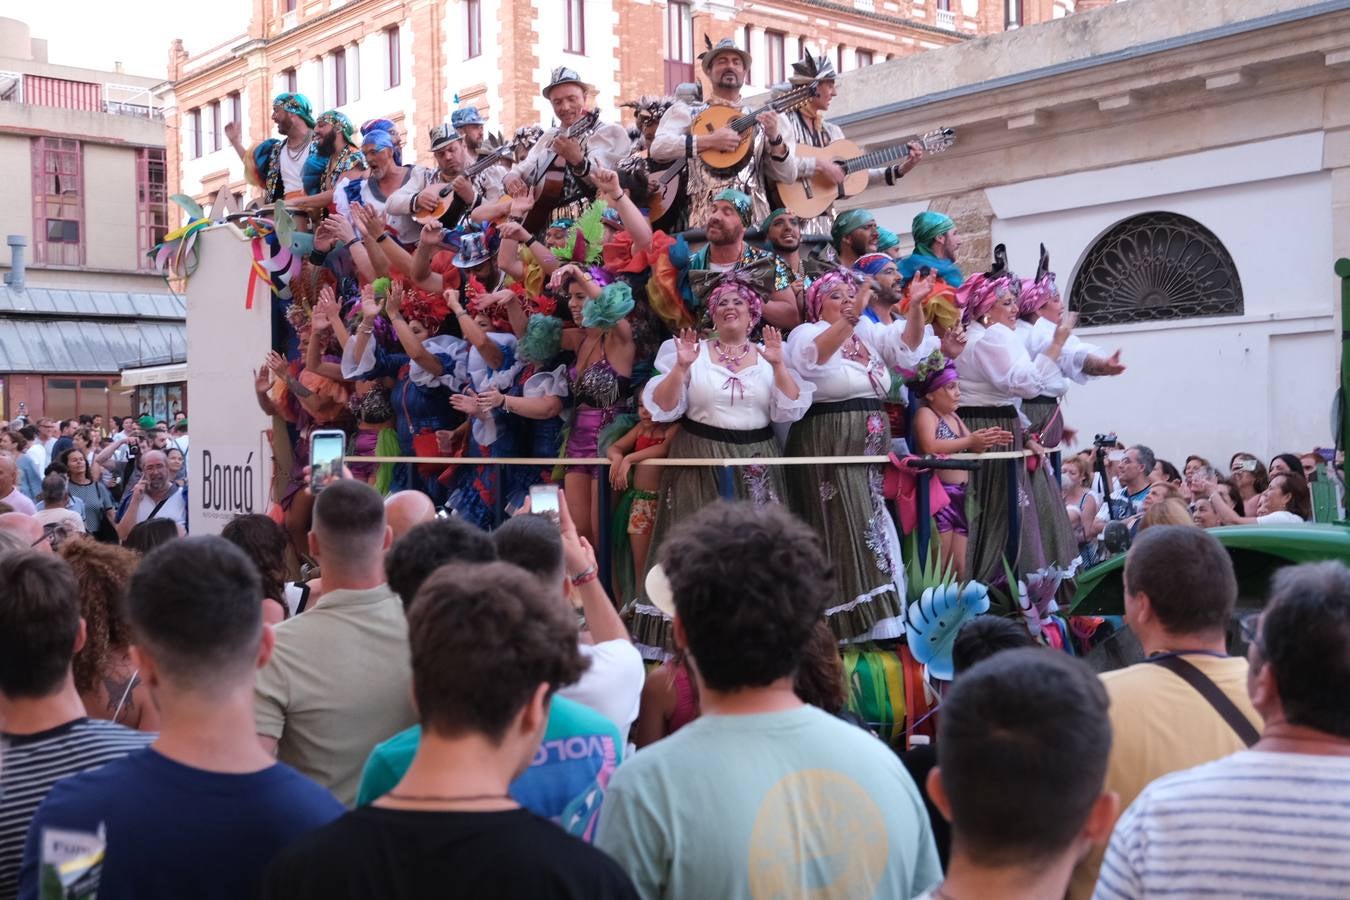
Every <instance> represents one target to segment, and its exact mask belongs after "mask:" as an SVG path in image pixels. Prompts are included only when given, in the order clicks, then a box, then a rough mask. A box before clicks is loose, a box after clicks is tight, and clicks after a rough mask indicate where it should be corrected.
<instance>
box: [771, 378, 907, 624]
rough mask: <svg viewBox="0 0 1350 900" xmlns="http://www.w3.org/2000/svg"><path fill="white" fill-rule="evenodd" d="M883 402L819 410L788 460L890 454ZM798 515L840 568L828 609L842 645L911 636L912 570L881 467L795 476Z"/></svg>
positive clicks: (791, 477) (795, 436)
mask: <svg viewBox="0 0 1350 900" xmlns="http://www.w3.org/2000/svg"><path fill="white" fill-rule="evenodd" d="M890 445H891V429H890V423H889V421H888V420H887V418H886V413H885V411H884V410H883V409H882V406H881V403H880V402H879V401H878V402H869V401H853V400H848V401H843V402H841V403H818V404H815V405H814V406H812V407H811V410H810V411H809V412H808V413H807V414H806V417H805V418H803V419H802V420H801V421H800V422H797V423H796V424H794V425H793V426H792V431H791V432H790V433H789V434H788V442H787V455H788V456H861V455H868V456H875V455H882V454H885V453H888V452H890ZM786 477H787V484H788V502H789V503H790V505H791V507H792V511H793V512H794V513H796V514H797V515H798V516H799V517H800V518H801V519H802V520H803V521H804V522H806V523H807V524H808V525H810V526H811V527H812V528H814V529H815V530H816V533H817V534H819V535H820V537H821V540H822V541H823V542H824V548H825V552H826V554H827V555H828V556H829V559H830V562H831V563H832V564H833V566H834V578H835V597H834V602H833V603H831V604H830V606H829V608H828V609H826V611H825V616H826V619H827V621H829V623H830V628H831V629H832V630H833V631H834V634H835V637H836V638H838V639H839V640H840V641H844V642H850V641H863V640H883V639H887V638H896V637H899V636H900V635H902V634H904V631H905V623H904V604H903V601H902V599H901V598H902V597H903V596H904V588H903V585H904V566H903V565H902V563H901V561H900V541H899V538H898V536H897V535H896V531H895V521H894V520H893V519H892V518H891V514H890V512H889V511H888V510H887V509H886V502H885V500H884V498H883V497H882V492H881V483H882V469H881V466H875V465H874V466H856V465H840V466H836V465H811V466H791V467H789V468H788V470H787V475H786Z"/></svg>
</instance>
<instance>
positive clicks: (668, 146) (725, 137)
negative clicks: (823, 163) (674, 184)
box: [651, 35, 797, 228]
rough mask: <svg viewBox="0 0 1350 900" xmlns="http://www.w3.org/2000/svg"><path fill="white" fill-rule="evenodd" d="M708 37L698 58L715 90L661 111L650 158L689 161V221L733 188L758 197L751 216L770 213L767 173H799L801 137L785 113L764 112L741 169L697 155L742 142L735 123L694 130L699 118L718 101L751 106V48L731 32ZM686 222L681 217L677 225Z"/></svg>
mask: <svg viewBox="0 0 1350 900" xmlns="http://www.w3.org/2000/svg"><path fill="white" fill-rule="evenodd" d="M703 41H704V44H705V45H706V47H707V49H705V50H704V51H703V52H702V53H701V54H699V64H700V66H701V68H702V69H703V74H704V75H705V76H707V79H708V83H709V84H710V85H711V87H712V96H711V97H710V98H709V99H708V101H707V102H706V103H705V102H697V101H693V100H686V99H681V100H677V101H676V102H675V103H673V104H672V105H671V107H670V109H668V110H667V111H666V114H665V115H664V116H662V117H661V124H660V126H658V128H657V130H656V136H655V137H654V138H653V139H652V145H651V158H652V159H654V160H656V161H658V162H666V163H674V162H676V161H677V160H681V159H683V160H686V161H687V163H688V167H689V179H688V188H687V191H688V196H689V204H688V221H689V222H702V221H704V220H705V219H706V218H707V216H708V212H709V208H710V207H711V206H712V203H713V198H715V197H716V196H717V195H718V194H720V193H721V192H722V191H724V190H727V189H728V188H730V189H731V190H735V191H740V192H741V193H743V194H746V195H747V196H749V197H750V198H751V201H752V203H753V211H752V217H753V218H754V219H759V218H762V217H764V216H766V215H768V213H769V210H770V208H771V207H770V204H769V201H768V194H767V189H768V186H767V184H766V178H767V179H772V180H774V181H792V180H793V179H795V178H796V177H797V160H796V157H795V156H794V155H793V149H794V148H795V146H796V139H795V138H794V137H793V133H792V128H791V127H790V126H789V124H788V121H787V118H786V117H785V116H783V115H782V114H781V113H775V112H763V113H760V114H759V116H757V117H756V118H757V120H758V121H757V127H755V128H754V130H753V132H752V137H751V140H752V141H753V142H754V144H753V146H752V149H751V153H750V157H749V159H748V160H747V162H746V163H745V164H744V165H743V166H741V167H740V169H738V170H736V171H735V172H733V173H731V174H723V173H719V172H717V171H714V170H713V169H711V168H710V167H709V166H708V165H707V164H705V163H704V162H703V160H702V159H701V158H700V157H699V155H698V154H699V153H700V152H701V151H706V150H717V151H723V152H726V151H731V150H734V149H736V147H737V146H739V145H740V142H741V139H742V135H741V134H740V133H738V132H737V131H735V130H734V129H732V128H719V129H717V130H716V131H713V132H712V133H710V134H694V133H693V132H692V131H691V130H690V126H691V125H692V124H693V121H694V118H695V117H696V116H698V114H699V113H702V112H703V111H704V110H706V109H707V108H708V107H709V106H714V105H716V106H727V107H731V108H733V109H735V110H738V111H739V112H742V113H746V112H749V110H748V109H747V108H746V107H745V106H744V105H743V104H742V102H741V87H742V86H743V85H744V84H745V79H746V75H747V74H748V72H749V71H750V54H749V53H747V52H746V51H745V50H742V49H741V48H740V47H737V46H736V43H735V41H733V40H731V38H723V39H722V40H720V41H718V42H717V43H716V44H714V43H713V42H712V41H711V40H709V39H708V37H707V36H706V35H705V36H704V38H703ZM682 224H683V223H677V224H676V226H675V227H676V228H679V227H680V226H681V225H682Z"/></svg>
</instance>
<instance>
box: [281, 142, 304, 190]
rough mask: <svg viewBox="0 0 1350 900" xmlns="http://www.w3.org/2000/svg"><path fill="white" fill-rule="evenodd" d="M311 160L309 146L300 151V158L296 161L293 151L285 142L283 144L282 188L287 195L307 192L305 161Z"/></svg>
mask: <svg viewBox="0 0 1350 900" xmlns="http://www.w3.org/2000/svg"><path fill="white" fill-rule="evenodd" d="M308 158H309V145H306V146H305V149H304V150H302V151H300V158H299V159H295V158H293V157H292V156H291V149H290V147H289V146H287V144H286V142H285V141H282V143H281V187H282V190H284V191H285V192H286V193H287V194H293V193H300V194H303V193H304V192H305V181H304V178H302V177H301V176H302V173H303V172H304V171H305V160H306V159H308Z"/></svg>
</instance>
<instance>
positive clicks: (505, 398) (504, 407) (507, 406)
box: [502, 394, 557, 571]
mask: <svg viewBox="0 0 1350 900" xmlns="http://www.w3.org/2000/svg"><path fill="white" fill-rule="evenodd" d="M510 399H511V398H510V397H509V396H508V395H506V394H502V412H510V411H511V405H510V404H509V403H507V401H508V400H510ZM554 571H557V570H556V569H555V570H554Z"/></svg>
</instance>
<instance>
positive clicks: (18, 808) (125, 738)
mask: <svg viewBox="0 0 1350 900" xmlns="http://www.w3.org/2000/svg"><path fill="white" fill-rule="evenodd" d="M154 739H155V735H153V734H146V733H144V732H141V731H132V730H131V729H130V728H124V727H122V726H121V725H114V724H113V723H112V722H106V721H104V720H103V719H74V720H72V721H70V722H67V723H65V724H64V725H58V726H57V727H56V728H52V729H49V730H47V731H42V732H39V733H37V734H23V735H13V734H4V735H0V745H2V746H3V750H4V759H3V762H2V763H0V900H13V898H14V897H15V896H17V895H18V892H19V863H20V862H21V860H22V857H23V842H24V837H25V836H26V834H27V832H28V822H29V820H30V819H32V818H33V813H35V812H37V808H38V805H39V804H41V803H42V799H43V798H44V797H46V796H47V792H48V791H49V790H51V787H52V785H53V784H55V783H56V782H58V781H60V780H61V779H62V778H65V777H66V776H68V775H74V774H76V773H79V772H85V771H88V770H89V769H97V768H98V767H99V766H101V765H103V764H104V763H106V762H108V761H110V760H114V759H119V758H121V757H123V756H126V755H127V754H128V753H130V752H131V751H133V750H139V749H141V748H142V747H145V746H148V745H149V744H150V742H151V741H153V740H154Z"/></svg>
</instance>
